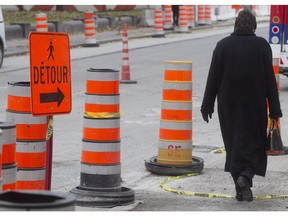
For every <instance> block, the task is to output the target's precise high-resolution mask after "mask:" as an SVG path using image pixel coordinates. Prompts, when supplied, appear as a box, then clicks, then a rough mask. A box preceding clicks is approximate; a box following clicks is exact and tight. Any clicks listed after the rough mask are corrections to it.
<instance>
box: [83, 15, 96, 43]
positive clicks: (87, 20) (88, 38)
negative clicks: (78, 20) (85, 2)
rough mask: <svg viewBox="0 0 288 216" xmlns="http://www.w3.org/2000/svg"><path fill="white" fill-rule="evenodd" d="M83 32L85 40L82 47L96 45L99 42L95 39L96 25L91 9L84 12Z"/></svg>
mask: <svg viewBox="0 0 288 216" xmlns="http://www.w3.org/2000/svg"><path fill="white" fill-rule="evenodd" d="M84 33H85V42H84V44H83V45H82V46H84V47H98V46H99V44H98V43H97V40H96V26H95V20H94V13H93V11H86V12H85V13H84Z"/></svg>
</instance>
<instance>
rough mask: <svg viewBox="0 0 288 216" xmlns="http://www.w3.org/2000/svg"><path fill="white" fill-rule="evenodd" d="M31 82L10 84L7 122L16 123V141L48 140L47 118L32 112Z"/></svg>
mask: <svg viewBox="0 0 288 216" xmlns="http://www.w3.org/2000/svg"><path fill="white" fill-rule="evenodd" d="M30 91H31V88H30V82H15V83H8V97H7V111H6V121H8V122H13V123H16V139H20V140H42V139H46V131H47V118H46V116H39V117H35V116H33V115H32V112H31V105H30V104H31V95H30Z"/></svg>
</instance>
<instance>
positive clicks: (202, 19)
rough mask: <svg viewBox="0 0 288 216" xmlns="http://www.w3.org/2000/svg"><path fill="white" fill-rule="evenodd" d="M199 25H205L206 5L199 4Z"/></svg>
mask: <svg viewBox="0 0 288 216" xmlns="http://www.w3.org/2000/svg"><path fill="white" fill-rule="evenodd" d="M197 23H198V25H205V23H206V20H205V5H198V22H197Z"/></svg>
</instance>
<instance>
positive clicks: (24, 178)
mask: <svg viewBox="0 0 288 216" xmlns="http://www.w3.org/2000/svg"><path fill="white" fill-rule="evenodd" d="M16 189H17V190H45V168H40V169H18V173H17V183H16Z"/></svg>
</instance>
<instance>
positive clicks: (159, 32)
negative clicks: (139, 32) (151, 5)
mask: <svg viewBox="0 0 288 216" xmlns="http://www.w3.org/2000/svg"><path fill="white" fill-rule="evenodd" d="M154 32H155V33H154V35H153V36H152V37H165V34H164V30H163V14H162V10H161V9H155V10H154Z"/></svg>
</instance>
